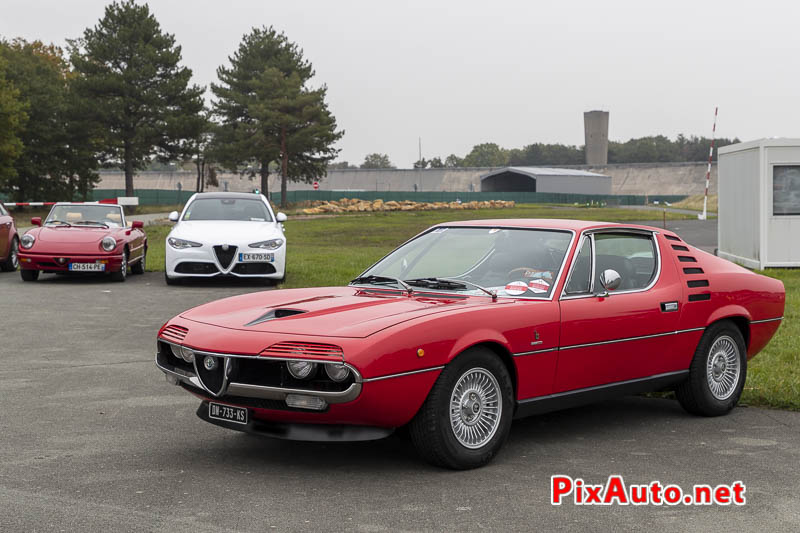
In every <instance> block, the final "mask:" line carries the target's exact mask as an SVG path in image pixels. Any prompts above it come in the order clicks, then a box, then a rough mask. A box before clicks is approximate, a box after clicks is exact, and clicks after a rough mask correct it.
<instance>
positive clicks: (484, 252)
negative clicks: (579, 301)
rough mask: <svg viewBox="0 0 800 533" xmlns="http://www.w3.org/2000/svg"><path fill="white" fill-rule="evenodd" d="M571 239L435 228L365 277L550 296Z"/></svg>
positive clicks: (546, 233)
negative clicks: (435, 281)
mask: <svg viewBox="0 0 800 533" xmlns="http://www.w3.org/2000/svg"><path fill="white" fill-rule="evenodd" d="M571 239H572V234H571V233H569V232H566V231H555V230H528V229H505V228H488V227H482V228H436V229H434V230H433V231H429V232H428V233H425V234H424V235H421V236H420V237H418V238H416V239H414V240H413V241H410V242H408V243H406V244H405V245H403V246H401V247H400V248H398V249H397V250H395V251H394V252H392V253H391V254H389V255H388V256H386V257H384V258H383V259H382V260H381V261H379V262H378V263H377V264H376V265H375V266H373V267H372V268H370V269H369V270H367V271H366V272H365V273H364V274H363V275H362V277H361V278H360V279H365V278H366V276H380V277H384V278H397V279H400V280H405V282H406V283H408V284H410V285H412V286H423V287H429V288H436V290H440V289H443V290H455V291H458V292H461V293H464V294H475V295H481V294H484V293H483V292H482V291H481V290H480V289H478V288H476V287H474V286H470V285H469V283H473V284H477V285H480V286H482V287H484V288H486V289H490V290H492V291H496V292H497V295H498V296H511V297H524V298H537V297H538V298H547V297H549V296H550V294H551V292H552V290H553V285H554V282H555V280H556V278H558V273H559V271H560V270H561V266H562V263H563V262H564V256H565V255H566V253H567V249H568V247H569V244H570V242H571ZM424 278H447V279H449V280H454V281H458V280H460V281H464V282H465V284H464V285H463V286H459V285H458V284H454V283H449V284H448V283H444V282H442V283H439V284H436V283H434V282H431V281H430V280H427V281H426V282H425V284H424V285H423V284H422V280H423V279H424ZM414 280H420V281H418V282H415V281H414ZM467 282H468V283H467ZM417 290H419V289H417Z"/></svg>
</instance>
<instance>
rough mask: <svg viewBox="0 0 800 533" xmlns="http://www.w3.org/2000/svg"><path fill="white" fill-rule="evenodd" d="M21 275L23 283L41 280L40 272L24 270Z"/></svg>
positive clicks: (20, 272)
mask: <svg viewBox="0 0 800 533" xmlns="http://www.w3.org/2000/svg"><path fill="white" fill-rule="evenodd" d="M19 275H20V276H22V281H36V280H37V279H39V271H38V270H27V269H22V270H20V271H19Z"/></svg>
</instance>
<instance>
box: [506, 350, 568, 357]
mask: <svg viewBox="0 0 800 533" xmlns="http://www.w3.org/2000/svg"><path fill="white" fill-rule="evenodd" d="M557 351H558V348H545V349H544V350H533V351H530V352H518V353H512V354H511V355H512V357H522V356H523V355H534V354H537V353H547V352H557Z"/></svg>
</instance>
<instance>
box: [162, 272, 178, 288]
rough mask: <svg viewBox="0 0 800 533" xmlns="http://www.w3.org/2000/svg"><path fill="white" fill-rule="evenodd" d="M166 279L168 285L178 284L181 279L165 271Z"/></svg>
mask: <svg viewBox="0 0 800 533" xmlns="http://www.w3.org/2000/svg"><path fill="white" fill-rule="evenodd" d="M164 281H165V282H166V283H167V285H178V284H179V283H180V279H178V278H171V277H169V276H168V275H167V273H166V272H164Z"/></svg>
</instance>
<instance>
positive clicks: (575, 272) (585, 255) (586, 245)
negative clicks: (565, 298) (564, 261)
mask: <svg viewBox="0 0 800 533" xmlns="http://www.w3.org/2000/svg"><path fill="white" fill-rule="evenodd" d="M591 279H592V240H591V239H590V238H589V237H584V238H583V241H581V248H580V250H579V251H578V255H576V256H575V266H573V267H572V273H571V274H570V276H569V281H567V289H566V293H567V294H582V293H587V292H589V289H590V288H591V283H590V281H591Z"/></svg>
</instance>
